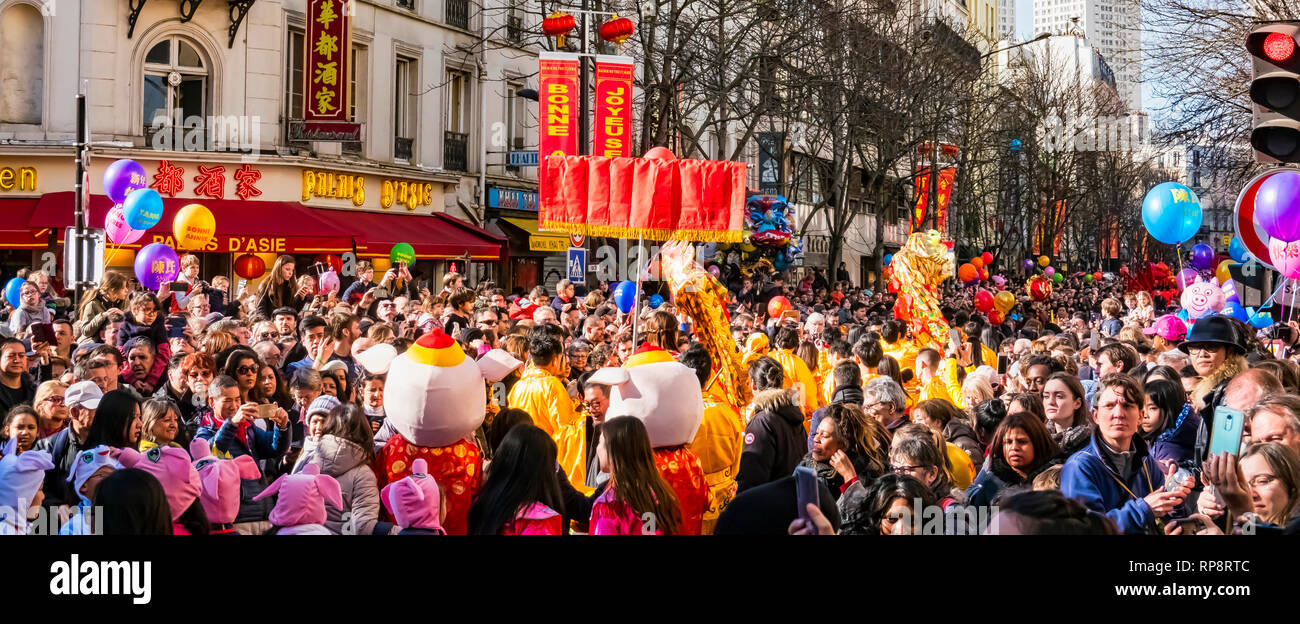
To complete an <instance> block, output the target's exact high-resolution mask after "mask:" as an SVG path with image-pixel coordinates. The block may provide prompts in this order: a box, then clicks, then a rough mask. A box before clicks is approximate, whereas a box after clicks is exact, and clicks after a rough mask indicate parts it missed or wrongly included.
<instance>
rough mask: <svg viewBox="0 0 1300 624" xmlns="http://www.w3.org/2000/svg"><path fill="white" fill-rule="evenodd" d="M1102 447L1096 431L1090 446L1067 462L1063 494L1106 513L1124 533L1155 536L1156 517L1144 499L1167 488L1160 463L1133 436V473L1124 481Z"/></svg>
mask: <svg viewBox="0 0 1300 624" xmlns="http://www.w3.org/2000/svg"><path fill="white" fill-rule="evenodd" d="M1102 446H1103V443H1102V442H1101V439H1100V438H1099V437H1098V434H1097V433H1096V432H1094V433H1093V434H1092V441H1091V442H1090V443H1089V444H1088V446H1087V447H1085V448H1084V449H1083V450H1082V451H1079V452H1078V453H1075V454H1073V455H1071V456H1070V458H1069V459H1067V460H1066V461H1065V467H1064V468H1062V469H1061V493H1062V494H1064V495H1066V496H1068V497H1070V498H1075V499H1078V500H1079V501H1080V502H1082V503H1083V504H1084V505H1086V506H1087V507H1088V508H1089V509H1091V510H1093V511H1096V512H1098V513H1104V514H1106V516H1107V517H1109V518H1110V519H1111V520H1113V521H1114V522H1115V524H1116V526H1118V527H1119V531H1120V533H1125V534H1140V533H1154V532H1155V531H1156V524H1155V520H1156V517H1155V514H1154V513H1153V512H1152V511H1151V506H1150V505H1148V504H1147V502H1146V500H1144V497H1146V495H1148V494H1150V493H1151V492H1153V491H1154V490H1156V489H1158V488H1161V487H1164V474H1163V473H1162V472H1161V470H1160V464H1159V463H1158V462H1156V458H1155V457H1153V456H1151V453H1150V451H1149V449H1148V448H1147V443H1146V442H1145V441H1143V440H1142V437H1141V436H1133V442H1132V447H1131V450H1132V451H1133V464H1132V466H1133V468H1132V469H1131V471H1132V474H1131V475H1128V477H1127V478H1124V476H1123V475H1120V474H1119V473H1118V472H1117V471H1116V470H1115V466H1114V465H1113V463H1112V460H1111V458H1110V457H1109V456H1108V454H1107V453H1108V451H1104V450H1103V448H1102Z"/></svg>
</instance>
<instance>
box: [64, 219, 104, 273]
mask: <svg viewBox="0 0 1300 624" xmlns="http://www.w3.org/2000/svg"><path fill="white" fill-rule="evenodd" d="M106 241H107V235H106V234H105V233H104V230H102V229H94V228H86V237H85V238H81V237H79V236H77V228H75V227H70V228H68V229H66V230H64V232H63V282H64V284H65V285H67V286H68V287H70V288H71V287H75V286H76V285H77V284H78V283H85V284H90V285H94V284H98V283H99V279H100V278H101V277H103V276H104V249H105V247H106V245H105V242H106Z"/></svg>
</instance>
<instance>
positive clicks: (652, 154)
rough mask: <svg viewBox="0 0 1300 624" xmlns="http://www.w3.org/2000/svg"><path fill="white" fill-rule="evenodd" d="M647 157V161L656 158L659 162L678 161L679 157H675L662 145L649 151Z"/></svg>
mask: <svg viewBox="0 0 1300 624" xmlns="http://www.w3.org/2000/svg"><path fill="white" fill-rule="evenodd" d="M645 157H646V158H647V159H651V158H654V159H659V160H677V156H674V155H673V152H672V150H670V149H668V148H666V147H663V146H662V145H657V146H655V147H652V148H650V149H649V150H647V151H646V153H645Z"/></svg>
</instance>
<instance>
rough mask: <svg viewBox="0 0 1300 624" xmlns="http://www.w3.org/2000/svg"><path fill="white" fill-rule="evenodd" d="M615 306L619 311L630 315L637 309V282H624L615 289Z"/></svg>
mask: <svg viewBox="0 0 1300 624" xmlns="http://www.w3.org/2000/svg"><path fill="white" fill-rule="evenodd" d="M614 304H615V305H617V306H618V311H619V312H622V313H623V314H628V313H629V312H631V311H632V309H633V308H635V307H636V282H631V281H627V280H624V281H622V282H619V283H618V286H617V287H615V288H614Z"/></svg>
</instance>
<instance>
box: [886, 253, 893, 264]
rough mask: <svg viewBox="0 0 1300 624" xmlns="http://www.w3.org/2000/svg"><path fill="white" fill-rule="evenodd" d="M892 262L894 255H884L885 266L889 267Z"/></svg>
mask: <svg viewBox="0 0 1300 624" xmlns="http://www.w3.org/2000/svg"><path fill="white" fill-rule="evenodd" d="M893 262H894V254H885V266H889V265H890V264H892V263H893Z"/></svg>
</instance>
